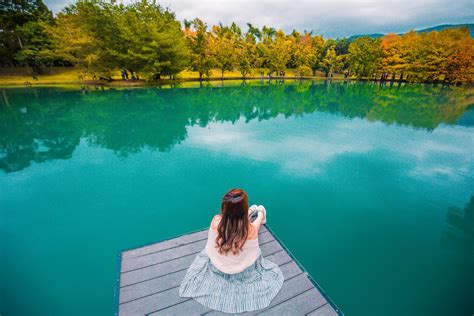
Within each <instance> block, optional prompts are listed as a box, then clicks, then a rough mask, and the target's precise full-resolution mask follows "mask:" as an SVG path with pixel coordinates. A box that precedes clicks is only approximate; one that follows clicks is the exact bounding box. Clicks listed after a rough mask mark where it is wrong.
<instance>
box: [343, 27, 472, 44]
mask: <svg viewBox="0 0 474 316" xmlns="http://www.w3.org/2000/svg"><path fill="white" fill-rule="evenodd" d="M463 26H464V27H467V28H468V29H469V32H470V33H471V37H474V23H466V24H442V25H436V26H432V27H429V28H426V29H421V30H416V31H417V32H420V33H424V32H431V31H438V32H439V31H442V30H446V29H454V28H458V27H463ZM402 34H403V33H399V34H398V35H402ZM384 35H385V34H381V33H375V34H359V35H352V36H350V37H349V38H348V40H349V41H353V40H355V39H357V38H359V37H362V36H369V37H372V38H379V37H383V36H384Z"/></svg>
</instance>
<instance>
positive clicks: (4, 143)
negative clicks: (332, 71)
mask: <svg viewBox="0 0 474 316" xmlns="http://www.w3.org/2000/svg"><path fill="white" fill-rule="evenodd" d="M473 95H474V94H473V89H472V88H468V87H446V86H435V85H422V84H416V85H415V84H401V85H400V84H396V85H380V84H376V83H359V82H341V83H326V82H314V81H313V82H312V81H301V82H296V83H290V84H288V83H273V84H267V83H263V84H262V83H261V82H259V81H249V82H243V83H242V84H238V85H228V83H226V84H224V86H223V87H213V86H212V85H209V84H207V86H204V87H201V88H195V89H194V88H193V89H191V88H190V89H186V88H169V89H166V88H164V87H153V88H140V89H123V90H116V89H104V88H96V89H94V88H92V89H91V88H82V89H80V88H75V89H62V88H28V89H26V88H25V89H23V88H22V89H5V90H2V96H1V97H0V168H1V169H3V170H4V171H5V172H13V171H19V170H22V169H24V168H26V167H28V166H29V165H30V164H31V163H32V162H37V163H38V162H43V161H47V160H50V159H69V158H70V157H71V156H72V153H73V152H74V150H75V148H76V146H77V145H78V144H79V143H80V141H81V139H82V140H84V141H86V142H88V143H89V144H91V145H98V146H101V147H103V148H108V149H111V150H113V151H114V152H115V153H116V154H117V155H119V156H127V155H128V154H130V153H136V152H140V151H141V150H143V149H144V148H148V149H150V150H158V151H168V150H170V149H171V148H172V147H173V146H174V145H176V144H178V143H180V142H181V141H183V140H185V139H186V137H187V127H189V126H193V125H199V126H201V127H205V126H207V125H208V124H209V123H210V122H214V121H217V122H236V121H237V120H239V119H241V118H244V119H245V121H247V122H248V121H251V120H255V119H257V120H269V119H272V118H274V117H276V116H278V115H283V116H284V117H292V116H303V115H306V114H310V113H313V112H315V111H320V112H329V113H337V114H339V115H343V116H345V117H349V118H355V117H357V118H366V119H367V120H370V121H381V122H384V123H385V124H398V125H405V126H410V127H412V128H417V129H420V128H421V129H425V130H427V131H431V130H434V129H435V128H436V127H437V126H438V125H440V124H456V122H457V120H458V119H459V117H461V115H462V114H463V113H464V112H465V111H466V109H467V108H468V107H469V106H471V105H472V104H473V102H472V101H473Z"/></svg>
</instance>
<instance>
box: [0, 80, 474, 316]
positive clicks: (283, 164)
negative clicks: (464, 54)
mask: <svg viewBox="0 0 474 316" xmlns="http://www.w3.org/2000/svg"><path fill="white" fill-rule="evenodd" d="M188 85H189V86H190V87H193V89H182V88H175V87H171V86H159V87H147V88H140V87H134V88H133V89H131V88H121V89H115V88H109V87H103V89H102V88H100V87H98V88H96V87H89V86H86V87H81V86H75V87H72V88H66V87H61V88H56V87H50V88H35V87H31V88H19V87H18V88H11V89H1V95H0V169H1V170H0V188H1V190H0V218H1V220H0V233H1V238H0V249H2V255H3V257H2V260H1V261H0V265H1V269H0V286H1V291H2V293H3V297H2V300H1V301H0V304H1V306H0V309H1V311H2V314H5V315H39V314H49V315H51V314H56V315H64V314H67V315H96V314H100V315H103V314H110V313H112V312H113V306H114V297H113V289H114V285H115V278H116V274H115V273H116V270H115V268H116V265H115V264H116V262H117V261H116V260H117V253H118V251H119V250H121V249H124V248H132V247H136V246H138V245H143V244H147V243H152V242H156V241H157V240H161V239H164V238H167V237H171V236H176V235H180V234H183V233H186V232H189V231H193V230H196V229H199V228H201V227H205V226H207V225H208V224H209V220H210V218H212V216H213V215H214V214H216V212H218V209H219V200H220V197H221V195H222V193H223V192H225V191H226V190H227V189H229V188H231V187H243V188H244V189H246V190H247V191H248V192H249V195H250V202H251V203H259V204H264V205H265V206H266V207H267V211H268V214H269V217H268V220H269V222H268V224H269V225H271V228H272V230H273V231H275V233H276V234H278V237H279V238H280V239H281V240H283V241H284V243H285V245H286V246H287V247H288V248H289V250H290V251H291V252H292V253H293V254H294V255H295V257H296V258H298V260H299V261H300V262H301V263H302V265H303V266H304V267H305V268H306V269H307V270H308V272H309V273H310V274H311V275H312V276H314V277H315V279H317V280H318V283H319V284H320V285H321V287H322V288H324V290H325V291H326V292H327V293H329V294H330V296H331V298H332V299H333V300H334V301H335V302H337V304H338V306H339V307H340V308H341V309H342V310H343V311H344V312H345V313H346V314H347V315H355V316H358V315H363V316H371V315H380V314H383V315H408V316H410V315H417V316H418V315H430V316H431V315H468V314H469V313H472V311H473V310H474V305H473V301H472V295H471V293H473V290H474V289H473V284H474V275H473V273H472V266H473V265H474V255H473V254H474V251H473V248H472V245H473V244H474V243H473V240H474V235H473V232H472V229H471V228H472V227H473V226H474V223H473V222H472V219H473V218H474V217H473V216H472V214H473V207H474V199H473V198H472V196H473V194H474V181H473V180H474V111H473V110H474V109H473V104H474V101H473V100H474V93H473V89H472V87H452V86H441V85H424V84H405V83H401V84H393V85H390V84H386V85H380V84H377V83H372V82H332V83H330V82H324V81H292V82H291V83H290V82H289V81H285V83H281V82H280V83H276V82H272V83H271V84H268V82H267V81H264V82H261V81H260V80H257V81H248V82H245V83H243V82H227V81H226V82H223V83H222V82H214V83H210V85H209V86H207V85H204V86H203V87H202V88H201V87H200V85H199V83H186V84H183V86H185V87H187V86H188ZM91 289H93V290H91ZM18 298H20V300H19V299H18ZM25 302H27V303H25ZM367 306H371V309H367Z"/></svg>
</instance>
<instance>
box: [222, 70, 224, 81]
mask: <svg viewBox="0 0 474 316" xmlns="http://www.w3.org/2000/svg"><path fill="white" fill-rule="evenodd" d="M221 79H222V80H224V68H222V69H221Z"/></svg>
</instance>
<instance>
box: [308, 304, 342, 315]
mask: <svg viewBox="0 0 474 316" xmlns="http://www.w3.org/2000/svg"><path fill="white" fill-rule="evenodd" d="M307 315H308V316H337V313H336V311H335V310H334V308H332V306H331V305H329V304H325V305H323V306H320V307H318V308H317V309H315V310H314V311H312V312H311V313H309V314H307Z"/></svg>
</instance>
